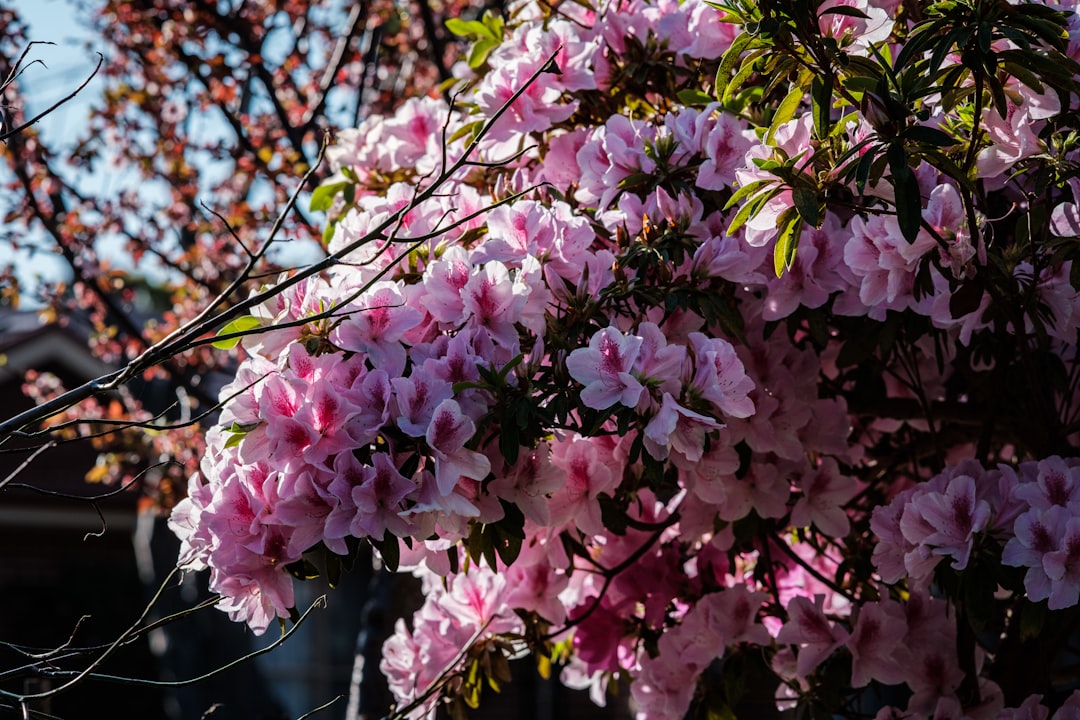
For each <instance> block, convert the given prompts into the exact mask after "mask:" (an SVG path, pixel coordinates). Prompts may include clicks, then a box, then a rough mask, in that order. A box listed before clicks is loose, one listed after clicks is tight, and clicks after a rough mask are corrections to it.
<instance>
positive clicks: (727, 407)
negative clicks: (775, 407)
mask: <svg viewBox="0 0 1080 720" xmlns="http://www.w3.org/2000/svg"><path fill="white" fill-rule="evenodd" d="M690 351H691V353H692V355H693V357H694V367H695V370H694V378H693V380H692V382H691V385H692V387H693V389H694V390H695V391H696V392H698V393H700V394H701V397H702V398H704V399H705V400H708V401H709V402H711V403H712V404H713V405H715V406H716V407H717V408H718V409H719V410H720V412H722V413H724V414H725V415H727V416H728V417H735V418H746V417H750V416H751V415H753V414H754V401H753V400H751V399H750V397H749V393H750V391H751V390H753V389H754V381H753V380H751V379H750V378H749V377H748V376H747V375H746V370H745V368H744V367H743V364H742V361H741V360H740V359H739V356H738V355H737V354H736V353H735V348H734V347H733V346H732V345H731V343H729V342H727V341H726V340H722V339H720V338H710V337H708V336H706V335H704V334H702V333H696V332H695V333H690Z"/></svg>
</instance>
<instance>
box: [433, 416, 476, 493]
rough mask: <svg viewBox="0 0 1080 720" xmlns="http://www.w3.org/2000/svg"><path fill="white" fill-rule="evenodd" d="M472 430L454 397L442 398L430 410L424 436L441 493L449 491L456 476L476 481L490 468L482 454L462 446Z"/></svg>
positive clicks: (471, 424) (455, 483)
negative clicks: (432, 409) (433, 461)
mask: <svg viewBox="0 0 1080 720" xmlns="http://www.w3.org/2000/svg"><path fill="white" fill-rule="evenodd" d="M475 434H476V425H475V424H474V423H473V421H472V419H471V418H469V417H468V416H467V415H464V414H463V413H462V412H461V407H460V406H459V405H458V404H457V402H455V401H454V400H443V401H442V402H441V403H439V405H438V407H436V408H435V411H434V413H432V416H431V422H430V423H429V424H428V427H427V433H426V434H425V436H424V437H425V439H426V440H427V443H428V446H429V447H430V448H431V450H432V452H433V453H434V455H435V482H436V483H437V484H438V487H439V492H440V493H441V494H442V495H449V494H450V493H451V492H452V491H453V489H454V487H455V486H456V485H457V482H458V479H459V478H462V477H466V478H470V479H472V480H476V481H480V480H483V479H484V478H486V477H487V474H488V473H489V472H491V461H489V460H488V459H487V457H486V456H485V455H483V454H482V453H478V452H476V451H475V450H469V449H468V448H466V447H465V443H467V442H469V441H470V440H472V438H473V435H475Z"/></svg>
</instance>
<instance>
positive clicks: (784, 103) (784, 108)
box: [765, 87, 806, 145]
mask: <svg viewBox="0 0 1080 720" xmlns="http://www.w3.org/2000/svg"><path fill="white" fill-rule="evenodd" d="M805 96H806V91H805V90H804V89H803V88H802V87H794V88H792V89H791V92H789V93H788V94H787V96H785V97H784V99H783V100H781V101H780V105H779V107H777V108H776V114H775V115H773V119H772V124H771V125H769V132H768V133H767V134H766V135H765V142H766V143H768V144H770V145H771V144H772V141H773V136H774V135H775V134H776V131H777V130H778V129H779V127H780V126H781V125H783V124H784V123H786V122H787V121H788V120H791V118H793V117H795V111H796V110H798V109H799V105H801V104H802V99H803V97H805Z"/></svg>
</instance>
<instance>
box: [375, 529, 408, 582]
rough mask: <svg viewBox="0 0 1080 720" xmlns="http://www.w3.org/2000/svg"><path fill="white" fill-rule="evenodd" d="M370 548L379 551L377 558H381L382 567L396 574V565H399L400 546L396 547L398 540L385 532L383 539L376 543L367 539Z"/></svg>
mask: <svg viewBox="0 0 1080 720" xmlns="http://www.w3.org/2000/svg"><path fill="white" fill-rule="evenodd" d="M368 540H369V541H370V542H371V545H372V547H374V548H375V549H376V550H378V551H379V556H380V557H382V562H383V565H385V566H386V569H387V570H389V571H390V572H397V569H398V565H400V564H401V546H400V545H398V539H397V538H396V537H394V535H392V534H391V533H390V531H389V530H388V531H386V534H384V535H383V539H382V540H379V541H378V542H376V541H375V540H372V539H371V538H368Z"/></svg>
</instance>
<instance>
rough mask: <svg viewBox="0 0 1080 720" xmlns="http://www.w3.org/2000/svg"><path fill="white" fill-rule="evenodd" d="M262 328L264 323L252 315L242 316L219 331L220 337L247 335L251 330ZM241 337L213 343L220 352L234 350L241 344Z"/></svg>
mask: <svg viewBox="0 0 1080 720" xmlns="http://www.w3.org/2000/svg"><path fill="white" fill-rule="evenodd" d="M258 327H262V321H261V320H259V319H258V318H256V317H252V316H251V315H242V316H240V317H238V318H236V319H235V320H233V321H232V322H231V323H229V324H228V325H226V326H225V327H223V328H221V330H219V331H218V337H221V336H224V335H235V334H237V333H246V332H248V331H249V330H254V329H255V328H258ZM239 342H240V338H239V337H231V338H228V339H226V340H217V341H215V342H214V343H213V345H214V347H216V348H217V349H218V350H232V349H233V348H234V347H236V346H237V344H239Z"/></svg>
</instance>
